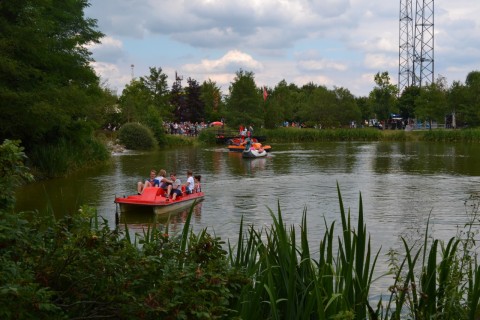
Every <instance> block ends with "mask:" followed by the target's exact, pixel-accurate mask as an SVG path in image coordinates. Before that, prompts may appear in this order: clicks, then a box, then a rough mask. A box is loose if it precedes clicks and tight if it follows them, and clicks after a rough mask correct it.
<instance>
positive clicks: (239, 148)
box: [227, 138, 272, 152]
mask: <svg viewBox="0 0 480 320" xmlns="http://www.w3.org/2000/svg"><path fill="white" fill-rule="evenodd" d="M227 143H228V146H227V148H228V150H229V151H234V152H243V150H245V143H246V142H245V139H242V138H233V139H230V140H228V141H227ZM252 146H253V147H254V148H255V149H257V150H258V149H263V150H265V151H267V152H270V151H271V150H272V147H271V146H269V145H265V146H262V144H261V143H260V142H258V140H257V139H255V138H252Z"/></svg>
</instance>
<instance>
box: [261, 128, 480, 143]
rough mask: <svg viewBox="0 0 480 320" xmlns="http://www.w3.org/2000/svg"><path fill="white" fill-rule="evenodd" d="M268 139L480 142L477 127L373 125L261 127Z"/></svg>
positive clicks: (292, 140) (283, 140) (300, 140)
mask: <svg viewBox="0 0 480 320" xmlns="http://www.w3.org/2000/svg"><path fill="white" fill-rule="evenodd" d="M262 135H266V136H267V138H268V141H271V142H316V141H438V142H480V129H458V130H450V129H449V130H445V129H435V130H422V131H420V130H415V131H405V130H378V129H373V128H356V129H348V128H345V129H344V128H339V129H321V130H320V129H310V128H308V129H301V128H283V127H282V128H277V129H273V130H266V129H263V130H262Z"/></svg>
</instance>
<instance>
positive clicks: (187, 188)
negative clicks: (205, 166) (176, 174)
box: [184, 170, 195, 194]
mask: <svg viewBox="0 0 480 320" xmlns="http://www.w3.org/2000/svg"><path fill="white" fill-rule="evenodd" d="M184 186H185V193H186V194H192V193H193V188H194V186H195V181H194V179H193V172H192V170H187V182H186V183H185V184H184Z"/></svg>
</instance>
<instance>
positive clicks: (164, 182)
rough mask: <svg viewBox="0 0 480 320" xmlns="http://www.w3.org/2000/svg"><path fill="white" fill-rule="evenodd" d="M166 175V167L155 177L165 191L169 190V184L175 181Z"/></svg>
mask: <svg viewBox="0 0 480 320" xmlns="http://www.w3.org/2000/svg"><path fill="white" fill-rule="evenodd" d="M166 177H167V171H165V169H160V171H159V172H158V176H157V177H156V178H155V180H156V181H157V184H158V186H159V187H160V188H162V189H163V190H165V191H167V189H168V186H169V185H171V184H172V183H173V181H172V180H168V179H167V178H166Z"/></svg>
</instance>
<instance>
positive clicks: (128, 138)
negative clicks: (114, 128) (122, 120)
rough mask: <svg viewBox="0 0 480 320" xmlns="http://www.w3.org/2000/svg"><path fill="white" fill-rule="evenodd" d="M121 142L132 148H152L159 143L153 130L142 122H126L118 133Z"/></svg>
mask: <svg viewBox="0 0 480 320" xmlns="http://www.w3.org/2000/svg"><path fill="white" fill-rule="evenodd" d="M118 138H119V139H120V142H121V143H122V144H123V145H125V147H126V148H127V149H130V150H151V149H153V148H154V146H156V145H157V141H156V139H155V136H154V135H153V132H152V130H150V129H149V128H148V127H146V126H144V125H142V124H140V123H126V124H124V125H123V126H122V127H121V128H120V131H119V133H118Z"/></svg>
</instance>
